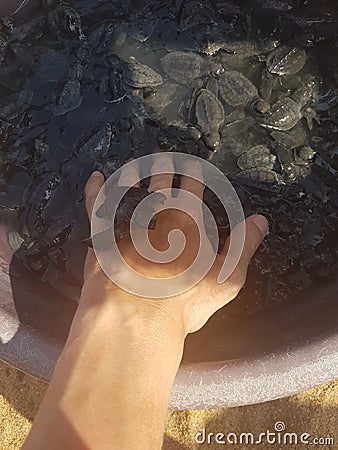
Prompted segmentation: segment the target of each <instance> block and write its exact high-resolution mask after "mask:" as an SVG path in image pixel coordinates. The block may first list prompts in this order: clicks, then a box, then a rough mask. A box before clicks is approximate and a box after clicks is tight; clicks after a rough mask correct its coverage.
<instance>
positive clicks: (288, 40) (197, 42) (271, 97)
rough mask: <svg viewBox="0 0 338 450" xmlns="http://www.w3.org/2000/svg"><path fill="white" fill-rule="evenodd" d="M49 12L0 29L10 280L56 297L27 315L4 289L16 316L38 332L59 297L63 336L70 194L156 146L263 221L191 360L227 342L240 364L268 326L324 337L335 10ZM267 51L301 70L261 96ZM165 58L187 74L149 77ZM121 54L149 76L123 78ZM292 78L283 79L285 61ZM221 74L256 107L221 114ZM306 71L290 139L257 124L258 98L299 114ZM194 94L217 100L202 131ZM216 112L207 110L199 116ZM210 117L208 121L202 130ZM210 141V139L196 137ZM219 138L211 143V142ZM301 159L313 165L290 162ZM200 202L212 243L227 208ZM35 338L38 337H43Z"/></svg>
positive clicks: (219, 5) (80, 211) (164, 6)
mask: <svg viewBox="0 0 338 450" xmlns="http://www.w3.org/2000/svg"><path fill="white" fill-rule="evenodd" d="M46 3H47V4H48V8H46V7H43V6H41V5H40V3H39V2H31V4H30V5H29V7H26V8H25V9H23V11H22V12H21V13H20V16H15V17H12V18H11V19H10V20H9V21H6V20H3V21H2V23H1V29H0V61H1V62H0V133H1V141H0V150H1V160H0V168H1V172H0V205H1V206H0V219H1V220H2V222H5V223H6V225H7V228H8V229H9V230H10V231H12V232H16V233H17V234H13V236H16V238H17V239H19V245H20V244H21V247H20V248H18V249H17V251H16V252H15V259H14V262H13V263H12V267H11V273H12V280H17V279H18V276H17V274H21V275H20V276H19V278H22V279H23V280H25V279H26V280H27V286H29V284H30V283H34V285H37V286H38V285H39V284H40V285H41V283H43V284H45V285H48V286H51V287H52V289H53V291H54V293H55V295H53V296H52V295H44V298H39V296H38V295H37V297H36V298H37V300H36V303H34V305H33V304H32V303H30V305H27V300H25V298H27V297H25V296H24V295H20V294H17V295H15V292H18V289H17V288H15V289H13V291H14V297H15V299H16V303H17V310H18V313H19V316H20V318H21V320H22V321H23V322H24V323H27V324H30V325H31V326H33V327H36V326H37V325H36V315H37V314H40V313H41V320H39V322H40V323H42V322H43V323H45V324H47V323H48V322H49V320H50V319H49V318H51V317H52V316H53V314H55V309H54V308H55V305H54V303H53V302H55V301H56V298H57V292H59V293H60V298H62V300H60V306H59V313H58V314H59V316H61V315H64V316H65V319H60V323H61V322H64V323H63V324H62V326H61V325H60V330H62V332H61V333H60V330H59V331H58V333H59V335H58V339H62V337H61V336H62V335H63V332H66V331H65V330H66V329H67V327H68V323H69V317H70V316H71V315H72V314H73V311H74V302H73V301H76V300H77V298H78V296H79V293H80V289H81V283H82V269H83V262H84V257H85V253H86V247H85V245H83V243H82V241H83V239H85V238H86V237H88V234H89V225H88V222H87V218H86V214H85V209H84V195H83V190H84V185H85V182H86V180H87V179H88V176H89V174H90V173H91V171H92V170H94V169H99V170H103V172H104V173H105V175H106V176H108V175H110V174H111V173H112V172H114V171H115V170H116V169H117V168H119V167H120V166H121V165H123V163H124V162H125V161H127V160H129V159H130V158H131V157H133V158H136V157H139V156H142V155H145V154H148V153H150V152H151V151H152V150H153V149H154V148H156V146H157V145H160V148H161V149H163V150H164V151H183V152H189V153H192V154H195V155H198V156H201V157H202V158H207V157H211V162H213V163H215V164H216V165H217V166H218V167H219V168H220V169H221V170H222V171H223V172H224V173H225V174H226V175H227V176H229V178H230V179H232V180H233V183H234V185H235V188H236V190H237V192H238V194H239V196H240V198H241V200H242V203H243V208H244V211H245V215H249V214H252V213H262V214H264V215H266V216H267V218H268V219H269V222H270V233H269V236H268V237H267V238H266V240H265V241H264V243H263V245H262V247H261V249H260V250H259V252H258V253H257V255H256V256H255V258H254V260H253V262H252V264H251V268H250V271H249V275H248V280H247V284H246V287H245V288H244V289H243V291H242V292H241V294H240V295H239V298H238V299H237V300H236V302H233V303H231V304H230V305H228V306H227V307H226V308H225V309H224V310H222V311H220V312H218V313H217V314H216V315H215V317H214V318H212V319H211V320H210V321H209V325H208V326H207V327H206V328H205V330H204V331H203V332H202V333H201V334H200V338H201V339H200V341H201V342H202V341H203V342H204V344H203V348H200V349H199V350H200V354H201V353H203V356H202V358H203V360H205V359H210V360H213V359H217V358H219V353H218V344H217V343H218V342H219V340H220V339H222V340H223V339H225V340H226V339H227V337H228V338H232V340H235V341H236V342H237V345H234V346H232V347H230V346H229V348H227V349H226V353H227V356H228V357H229V358H236V357H239V356H243V355H245V354H249V353H251V354H252V351H253V350H254V345H250V344H249V345H247V344H248V341H250V340H252V339H253V338H254V337H255V336H256V337H257V333H258V331H257V330H258V329H261V330H263V331H262V332H261V333H263V334H262V336H261V337H260V338H259V340H260V342H263V341H264V336H263V335H264V333H265V335H266V332H267V331H268V332H269V330H268V329H269V325H268V324H271V327H275V324H276V317H277V316H278V317H280V323H281V324H284V325H285V323H289V326H290V328H297V321H303V324H305V325H304V327H301V329H302V331H301V332H299V333H300V334H299V335H297V333H295V331H293V332H292V333H291V334H292V336H293V339H295V340H297V339H298V338H301V339H307V338H310V336H311V327H312V325H313V324H315V323H316V321H317V318H318V316H321V317H322V319H323V327H322V328H321V331H318V332H319V333H323V332H324V331H325V332H327V333H329V331H330V330H331V329H334V326H335V325H336V324H337V308H336V306H335V303H333V302H332V295H334V294H332V293H334V292H336V291H334V290H332V293H331V294H330V292H331V291H330V289H329V288H328V286H330V285H331V284H332V282H333V280H334V278H335V274H336V273H337V271H336V270H337V249H336V247H337V246H336V243H337V238H336V234H335V228H336V223H337V175H336V174H337V170H338V160H337V158H338V156H337V150H338V147H337V145H338V144H337V132H338V130H337V121H338V115H337V92H338V89H337V82H338V80H337V77H338V72H337V71H338V68H337V58H336V53H337V42H338V40H337V32H336V20H337V7H336V6H335V2H333V1H331V2H321V3H320V5H319V4H318V3H316V2H311V1H306V2H302V1H298V2H284V1H280V2H276V1H265V0H264V1H263V0H259V1H258V0H257V1H246V2H224V1H217V0H215V1H210V3H209V2H197V1H195V2H194V1H188V0H187V1H179V2H164V1H163V2H160V1H157V2H139V1H138V2H133V1H121V2H113V1H100V2H88V1H80V0H79V1H73V2H69V5H70V6H71V7H73V8H74V10H72V9H69V7H66V6H65V4H63V3H61V2H59V3H58V2H52V1H48V2H46ZM94 4H95V5H96V6H95V8H94V7H93V5H94ZM76 12H77V14H78V15H77V14H76ZM1 38H3V47H1ZM274 42H276V44H275V45H278V44H282V45H287V46H288V47H289V48H290V49H292V48H294V47H295V46H297V48H298V49H302V50H301V51H303V52H305V55H306V58H305V63H304V65H303V67H302V68H301V69H299V70H298V72H297V73H296V74H291V75H288V74H286V75H281V76H280V78H279V79H276V78H273V77H276V76H277V77H278V75H273V76H271V74H269V73H268V74H267V78H268V82H269V83H270V82H271V83H272V86H273V87H272V91H271V94H270V93H269V92H268V94H266V91H265V90H264V89H263V87H264V84H263V83H264V81H263V80H264V77H263V75H264V71H265V70H266V62H265V61H266V58H267V56H268V54H269V52H270V51H271V48H269V50H267V46H272V45H273V43H274ZM2 49H3V50H2ZM252 49H254V50H252ZM257 49H258V50H257ZM216 50H217V51H216ZM174 51H179V52H190V54H193V55H196V58H197V62H196V58H195V59H194V61H193V63H194V64H195V66H194V67H195V69H194V70H192V69H191V66H190V69H189V70H186V72H184V73H183V74H182V71H181V75H180V78H177V77H176V78H177V79H176V80H175V79H173V78H175V75H173V74H172V73H171V72H170V76H171V77H173V78H172V79H170V78H169V76H168V74H167V72H165V71H164V70H163V67H164V66H163V64H162V65H161V58H163V56H165V55H167V54H168V52H169V54H170V52H174ZM298 51H299V50H298ZM252 53H253V54H252ZM131 56H132V57H135V58H136V59H137V61H138V62H139V63H142V64H145V65H146V66H147V67H146V68H141V70H137V71H136V72H133V61H129V60H128V58H129V57H131ZM200 58H202V60H201V61H202V62H201V65H199V61H200ZM290 58H291V57H290ZM178 59H179V58H176V60H178ZM128 61H129V62H128ZM288 61H289V62H290V60H288ZM128 64H129V65H128ZM178 64H179V62H178ZM196 64H197V66H198V67H197V69H196ZM295 64H296V65H297V64H298V65H299V60H297V62H296V63H295ZM130 65H131V67H130ZM290 67H291V69H290V70H291V72H292V67H295V65H293V64H292V61H291V63H290ZM299 67H300V66H299ZM178 68H179V67H178ZM177 70H178V69H177ZM224 70H227V71H229V70H232V71H238V72H240V73H242V74H244V75H245V76H246V77H247V78H249V79H250V80H251V82H252V83H253V84H254V85H255V86H256V88H257V92H258V93H257V95H256V94H255V93H254V94H252V93H250V95H249V97H250V99H249V100H250V101H248V103H247V104H244V105H239V106H236V108H233V107H231V106H230V105H229V104H225V103H224V101H223V100H222V98H223V97H224V96H225V94H223V95H222V93H221V92H217V86H220V85H221V83H220V82H219V80H220V79H221V78H222V73H223V71H224ZM271 70H272V69H271ZM276 70H277V69H276ZM152 71H155V72H152ZM192 73H193V74H194V76H192V75H191V74H192ZM309 75H310V76H311V77H312V78H311V83H312V80H313V84H311V89H312V90H311V95H310V98H309V101H306V102H305V103H304V105H303V108H299V111H298V110H297V111H296V112H297V117H298V116H299V117H298V118H297V120H296V124H295V125H294V126H293V127H291V130H282V131H281V130H280V129H277V130H275V129H270V128H267V127H265V126H264V125H265V124H266V123H271V117H270V116H267V115H266V114H268V113H269V112H268V113H265V112H261V111H257V108H256V105H257V103H255V102H256V101H257V98H256V97H257V96H258V95H260V96H262V97H264V100H267V102H268V103H269V106H270V107H271V106H272V105H274V104H276V102H277V101H280V100H282V101H284V99H285V98H291V100H292V101H294V102H295V104H296V106H297V105H300V104H301V102H302V99H304V92H303V91H302V92H301V93H299V91H298V90H299V89H303V87H304V85H305V81H304V80H306V79H307V78H306V77H307V76H309ZM161 79H162V81H161ZM160 83H163V84H160ZM201 86H202V87H203V88H205V87H207V88H208V89H209V90H210V92H212V95H215V96H216V97H217V96H218V98H219V101H220V102H221V103H222V104H223V108H224V118H225V119H224V123H222V124H221V125H220V126H219V128H218V126H217V127H216V129H212V130H209V129H207V131H205V127H206V125H205V123H201V122H200V121H199V120H198V118H199V117H200V116H201V114H199V111H196V110H195V109H196V105H197V103H196V99H198V95H199V88H200V87H201ZM267 86H268V87H269V86H270V84H268V85H267ZM265 87H266V86H265ZM234 89H235V88H234ZM236 89H237V88H236ZM267 91H269V89H267ZM230 94H231V92H230ZM234 95H235V96H236V95H237V97H238V92H236V91H235V92H234ZM255 95H256V97H255ZM153 99H154V100H153ZM245 101H246V100H245ZM251 101H253V102H252V103H251ZM297 107H298V106H297ZM234 109H235V112H236V113H237V112H238V111H239V112H240V113H241V114H242V115H241V116H240V119H238V118H236V119H231V120H230V119H229V120H228V118H229V117H233V116H232V115H231V114H232V113H233V110H234ZM307 109H311V110H314V112H315V115H316V118H315V120H313V121H311V120H310V119H309V124H310V127H309V126H308V123H307V121H306V118H305V117H304V118H301V116H302V115H304V114H305V113H306V112H308V111H307ZM178 110H180V114H179V115H178V114H177V111H178ZM305 110H306V111H305ZM213 113H214V110H213V109H212V108H211V112H210V114H211V119H212V114H213ZM293 113H294V111H291V112H290V114H293ZM305 115H306V114H305ZM267 117H268V119H269V120H267ZM218 118H219V113H217V117H216V119H217V120H211V122H212V123H214V122H216V123H217V122H218ZM287 119H288V120H289V119H290V117H287ZM177 121H179V122H177ZM272 123H273V124H275V123H276V122H275V121H272ZM208 126H209V125H208ZM187 127H188V128H187ZM196 130H197V131H198V132H197V133H196ZM208 131H211V132H212V136H214V135H215V136H216V138H215V139H209V137H208V136H207V134H208ZM291 132H292V133H294V135H293V136H292V137H291V143H290V138H289V136H290V134H289V133H291ZM274 133H275V134H274ZM277 135H278V138H277V137H276V136H277ZM200 136H201V138H200V139H199V137H200ZM217 136H218V137H219V138H220V144H219V145H214V144H215V141H216V140H217ZM299 136H301V137H300V139H299V142H298V143H297V145H296V144H295V145H293V144H292V143H293V142H295V141H296V140H297V138H299ZM298 144H299V145H298ZM256 145H264V146H267V147H268V149H269V152H270V156H272V158H271V157H270V158H268V161H269V164H270V165H265V163H264V164H263V163H262V162H260V164H261V165H259V166H257V165H255V164H256V162H255V161H256V160H257V159H259V160H260V161H263V158H251V159H250V149H251V148H252V147H254V146H256ZM308 147H310V148H311V149H312V150H313V153H311V152H310V153H309V152H307V151H306V150H303V149H304V148H308ZM243 153H246V154H247V155H249V157H248V158H246V159H245V161H246V163H245V164H246V166H245V167H244V166H242V165H241V164H240V166H241V167H239V166H238V165H237V163H236V161H237V159H238V158H239V157H240V155H243ZM304 155H310V157H309V159H306V158H304V157H303V156H304ZM241 161H243V157H242V159H241ZM271 161H272V165H271ZM206 202H207V204H208V205H210V207H211V209H212V210H213V211H214V213H215V215H216V217H217V221H218V225H219V228H220V230H221V232H222V235H223V239H224V236H225V234H226V232H227V231H228V230H227V220H226V217H225V216H224V212H223V211H221V210H220V209H219V207H218V204H217V201H216V199H214V198H213V197H212V195H211V194H210V192H208V191H207V192H206ZM19 245H18V246H19ZM30 279H31V280H34V281H29V280H30ZM14 284H15V282H14V281H13V285H14ZM36 289H37V290H36V292H38V287H37V288H36ZM45 289H50V287H48V288H47V287H45ZM19 290H20V289H19ZM324 291H325V292H326V294H325V293H323V292H324ZM314 292H317V294H316V295H315V294H314ZM320 292H322V294H320ZM72 300H73V301H72ZM30 301H31V300H30ZM67 301H68V302H69V308H68V306H67ZM324 304H325V305H326V306H325V307H323V305H324ZM39 305H40V308H41V312H38V311H39ZM45 305H46V310H45V311H44V308H45ZM60 308H61V309H60ZM61 310H62V311H61ZM60 311H61V313H60ZM45 313H46V315H44V314H45ZM324 316H325V317H324ZM66 317H67V319H66ZM273 318H274V319H273ZM264 323H265V325H264ZM325 323H326V325H325ZM306 324H307V325H306ZM208 327H209V328H208ZM210 327H211V328H212V329H213V333H211V334H210V333H209V332H210V329H211V328H210ZM259 327H262V328H259ZM264 327H265V328H264ZM266 327H267V328H266ZM45 328H46V329H45V331H43V333H46V336H47V334H48V329H49V327H48V326H47V325H46V327H45ZM56 328H57V327H56ZM243 328H244V329H245V330H246V332H244V333H243V332H242V331H243V330H242V329H243ZM225 329H227V330H228V331H226V332H225V331H224V330H225ZM274 329H275V336H277V337H276V338H275V340H276V342H275V346H276V347H278V346H280V345H283V340H284V341H285V342H286V341H288V339H289V338H290V333H289V332H288V331H287V329H286V328H285V326H284V328H283V329H282V328H281V329H280V330H279V331H278V332H276V328H274ZM277 329H278V328H277ZM236 330H237V331H236ZM239 331H240V332H241V337H240V338H239V336H237V335H236V333H239ZM272 331H273V330H270V332H271V334H272ZM54 332H56V330H54V331H53V333H54ZM58 333H57V334H58ZM224 333H225V335H226V336H224ZM283 333H284V334H283ZM307 333H308V335H307ZM258 334H259V333H258ZM53 336H54V334H53ZM206 336H209V338H208V337H206ZM210 336H213V337H210ZM220 336H222V338H221V337H220ZM236 336H237V337H236ZM283 336H284V337H283ZM196 342H199V338H197V341H196ZM271 345H272V344H271ZM210 346H211V347H212V348H214V349H215V351H214V352H213V351H211V349H210V348H211V347H210ZM261 348H262V347H260V349H261ZM193 353H194V352H192V354H193ZM187 358H188V359H193V358H194V357H193V356H192V357H191V356H190V355H188V356H187Z"/></svg>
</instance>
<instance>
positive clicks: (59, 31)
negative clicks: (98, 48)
mask: <svg viewBox="0 0 338 450" xmlns="http://www.w3.org/2000/svg"><path fill="white" fill-rule="evenodd" d="M49 7H50V8H51V9H50V10H49V12H48V23H49V25H50V26H51V29H52V30H54V32H55V34H56V35H57V36H58V37H59V38H61V39H65V40H77V41H78V40H85V39H86V36H85V35H84V33H83V31H82V24H81V17H80V15H79V14H78V12H77V11H76V10H75V9H74V8H72V7H71V6H69V5H65V4H62V3H57V2H54V4H52V5H50V6H49Z"/></svg>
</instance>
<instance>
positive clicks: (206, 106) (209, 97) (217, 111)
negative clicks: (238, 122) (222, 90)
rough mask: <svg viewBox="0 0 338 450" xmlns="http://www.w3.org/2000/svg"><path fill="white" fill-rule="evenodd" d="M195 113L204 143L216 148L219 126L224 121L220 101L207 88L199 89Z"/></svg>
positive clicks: (218, 143) (218, 138)
mask: <svg viewBox="0 0 338 450" xmlns="http://www.w3.org/2000/svg"><path fill="white" fill-rule="evenodd" d="M195 115H196V120H197V124H198V127H199V128H200V130H201V132H202V136H203V139H204V141H205V143H206V145H207V146H208V147H209V148H211V149H214V150H215V149H217V148H218V147H219V145H220V140H221V137H220V132H219V128H220V125H221V124H222V123H223V121H224V109H223V105H222V103H221V102H220V101H219V100H218V98H217V97H216V96H215V95H214V94H212V93H211V92H210V91H208V90H207V89H200V91H198V93H197V99H196V102H195Z"/></svg>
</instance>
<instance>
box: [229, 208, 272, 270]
mask: <svg viewBox="0 0 338 450" xmlns="http://www.w3.org/2000/svg"><path fill="white" fill-rule="evenodd" d="M268 227H269V223H268V221H267V219H266V218H265V217H264V216H261V215H259V214H256V215H253V216H250V217H248V218H247V219H246V220H245V242H244V247H243V251H242V254H241V257H240V259H239V262H238V265H237V267H236V269H235V272H237V273H240V274H241V275H242V276H243V278H244V279H245V277H246V273H247V270H248V265H249V263H250V260H251V258H252V257H253V255H254V254H255V252H256V250H257V249H258V247H259V246H260V244H261V242H262V240H263V239H264V238H265V236H266V233H267V231H268Z"/></svg>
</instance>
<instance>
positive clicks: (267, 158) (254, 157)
mask: <svg viewBox="0 0 338 450" xmlns="http://www.w3.org/2000/svg"><path fill="white" fill-rule="evenodd" d="M275 162H276V156H275V155H273V154H272V153H271V152H270V149H269V147H267V146H265V145H255V146H254V147H251V148H250V149H249V150H247V151H246V152H245V153H243V154H242V155H240V157H239V158H238V160H237V165H238V167H239V168H240V169H242V170H247V169H253V168H255V167H256V168H263V167H264V168H266V169H273V167H274V165H275Z"/></svg>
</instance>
